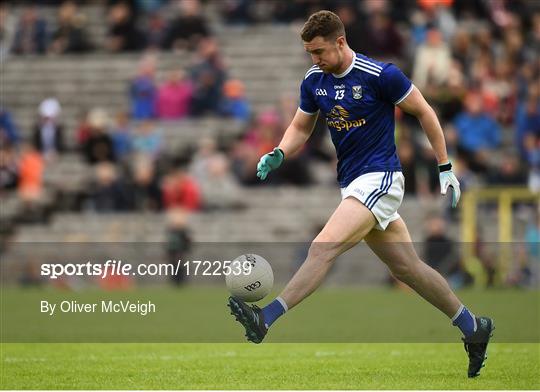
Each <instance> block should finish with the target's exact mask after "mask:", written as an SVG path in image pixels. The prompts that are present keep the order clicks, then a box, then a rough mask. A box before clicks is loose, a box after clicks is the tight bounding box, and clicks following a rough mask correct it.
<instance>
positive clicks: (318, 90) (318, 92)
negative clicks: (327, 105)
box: [315, 88, 328, 96]
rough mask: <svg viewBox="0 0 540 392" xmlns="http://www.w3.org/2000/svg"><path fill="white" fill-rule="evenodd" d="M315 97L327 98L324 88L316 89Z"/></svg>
mask: <svg viewBox="0 0 540 392" xmlns="http://www.w3.org/2000/svg"><path fill="white" fill-rule="evenodd" d="M315 95H321V96H327V95H328V94H327V93H326V89H324V88H316V89H315Z"/></svg>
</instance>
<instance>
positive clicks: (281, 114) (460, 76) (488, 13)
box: [0, 0, 540, 227]
mask: <svg viewBox="0 0 540 392" xmlns="http://www.w3.org/2000/svg"><path fill="white" fill-rule="evenodd" d="M36 4H37V2H11V3H10V2H3V3H2V4H0V55H1V61H9V57H10V56H27V55H47V56H55V55H61V54H64V53H66V54H74V55H77V54H81V53H89V52H109V53H122V52H139V53H140V61H139V62H138V64H137V66H136V70H135V76H134V77H133V78H132V80H131V81H130V83H129V86H126V87H127V88H126V90H127V91H128V99H129V102H130V106H129V108H126V110H123V111H119V112H116V113H114V112H111V111H110V110H109V109H108V108H100V107H95V108H87V110H86V111H85V113H84V114H83V115H82V116H81V119H80V122H79V125H78V127H77V128H76V129H66V128H65V127H64V126H63V124H62V116H61V106H62V105H64V106H66V105H69V102H59V101H58V100H57V99H56V98H55V97H49V98H46V99H44V100H43V102H42V103H41V104H40V105H39V107H38V108H37V114H38V116H37V120H36V122H35V125H34V127H33V129H32V130H31V135H32V136H31V138H30V139H25V138H23V137H22V136H21V134H22V133H23V132H20V130H19V129H18V127H17V118H14V116H13V114H12V113H11V112H10V110H9V107H6V106H5V103H4V102H3V98H2V100H1V101H0V142H1V146H0V192H3V193H4V194H6V192H11V191H16V193H17V195H18V197H20V198H21V200H23V201H24V204H25V205H26V206H27V207H28V208H29V209H30V210H32V208H34V206H35V205H36V203H37V201H38V200H39V199H40V197H41V196H40V195H42V194H43V177H44V172H45V171H46V170H47V169H46V168H47V167H48V165H52V164H53V163H54V162H55V161H57V160H58V157H59V156H60V155H62V154H63V153H64V152H65V151H67V150H70V149H73V148H75V149H76V150H77V151H78V152H79V153H80V154H81V156H82V157H83V158H84V160H85V161H86V162H87V163H88V165H89V166H90V167H91V170H92V173H93V175H92V176H91V179H90V180H89V181H90V182H89V184H88V187H87V191H86V192H85V194H84V195H80V197H78V199H77V200H78V202H77V203H76V204H77V206H76V208H78V209H91V210H95V211H125V210H150V211H161V210H173V209H176V208H182V209H186V210H199V209H216V208H218V209H223V208H243V205H242V198H241V195H240V193H241V187H242V186H254V185H260V182H259V181H257V179H256V177H255V167H256V163H257V161H258V159H259V157H260V155H262V154H263V153H265V152H268V151H270V150H271V149H272V147H274V146H275V145H276V144H277V143H278V142H279V139H280V136H281V135H282V133H283V131H284V129H285V127H286V126H287V125H288V123H289V122H290V120H291V118H292V116H293V115H294V113H295V111H296V108H297V100H298V97H296V96H289V95H284V96H282V97H276V102H277V103H276V104H275V106H274V107H271V108H267V109H265V110H262V111H259V112H255V111H254V110H253V109H252V105H251V102H250V101H249V99H248V98H247V95H246V87H247V86H245V85H244V83H243V82H242V81H241V80H238V79H234V78H231V77H230V76H229V74H230V72H229V70H228V69H227V66H226V63H225V62H224V61H223V56H222V53H221V48H220V45H219V42H220V41H219V37H216V34H215V31H214V30H215V29H214V28H213V27H214V24H215V23H220V24H225V25H229V26H231V28H238V29H243V28H246V27H249V26H253V25H258V24H269V23H270V24H286V25H289V24H290V25H292V26H298V25H300V24H301V23H303V21H305V19H306V18H307V17H308V16H309V15H310V14H311V13H312V12H314V11H316V10H319V9H323V8H324V9H331V10H333V11H335V12H336V13H337V14H338V15H339V16H340V17H341V19H342V20H343V22H344V24H345V26H346V32H347V39H348V42H349V44H350V45H351V47H352V48H353V49H354V50H355V51H358V52H361V53H364V54H366V55H368V56H371V57H374V58H376V59H379V60H383V61H388V62H394V63H396V64H398V65H399V66H400V67H401V68H402V69H403V70H404V72H405V73H406V74H407V75H408V76H409V77H410V78H411V79H412V80H413V82H414V84H415V85H416V86H417V87H418V88H419V89H420V90H421V91H422V92H423V93H424V95H425V96H426V98H427V99H428V101H429V102H430V103H431V104H432V105H433V107H434V109H435V110H436V111H437V113H438V115H439V118H440V120H441V123H442V126H443V129H444V132H445V135H446V139H447V143H448V148H449V154H450V157H451V159H452V161H453V163H454V168H455V171H456V172H457V175H458V177H459V179H460V181H461V183H462V186H463V189H464V190H466V189H467V188H469V187H475V186H479V185H507V186H512V185H516V186H524V185H528V186H529V188H530V189H531V190H533V191H536V192H540V2H535V1H526V0H490V1H485V0H394V1H388V0H364V1H342V0H341V1H340V0H291V1H263V0H222V1H219V2H214V1H199V0H178V1H176V0H175V1H173V0H171V1H166V0H131V1H113V0H108V1H106V0H103V1H100V2H95V1H54V0H46V1H41V2H39V4H40V6H37V5H36ZM41 5H49V6H50V5H54V6H56V7H55V8H54V10H55V13H56V16H55V17H54V18H53V19H52V20H51V19H50V18H46V17H45V16H44V13H43V9H42V8H41ZM87 5H91V6H93V7H94V8H95V7H96V5H98V6H100V7H101V8H100V10H102V13H103V16H104V18H103V22H102V21H101V20H100V21H99V23H102V24H106V28H105V35H104V37H103V38H102V39H101V38H99V37H100V36H99V34H97V35H96V34H93V33H92V32H93V31H95V30H96V26H95V23H96V21H95V20H93V19H92V18H89V15H88V13H89V8H87V7H86V6H87ZM208 8H211V9H212V12H211V13H209V12H205V10H207V9H208ZM214 14H216V15H214ZM209 15H212V18H209ZM98 30H99V29H98ZM101 30H103V26H101ZM276 45H279V43H276ZM159 51H178V52H179V53H186V54H187V55H188V56H189V57H190V59H191V60H190V66H189V67H187V68H185V69H183V68H178V69H173V70H169V71H168V72H167V74H166V76H165V77H164V78H159V79H158V78H157V76H156V75H157V69H158V68H159V67H160V64H159V62H158V60H157V58H158V56H157V55H156V53H158V52H159ZM299 82H300V81H298V83H299ZM205 116H218V117H221V118H231V119H234V120H236V121H238V122H240V123H241V124H243V128H244V132H243V134H242V135H241V136H240V137H238V138H236V139H234V140H228V141H226V142H223V141H218V140H214V139H211V138H202V139H201V140H200V141H199V142H198V144H197V145H196V146H186V149H185V151H184V152H183V153H182V154H178V152H177V151H174V152H172V151H169V150H168V146H167V145H166V143H165V142H164V139H163V136H162V133H161V124H163V122H166V121H181V120H182V119H185V118H201V117H205ZM327 132H328V131H327V129H326V124H325V122H324V119H321V118H319V121H318V123H317V125H316V129H315V131H314V133H313V136H312V138H311V139H310V141H309V143H308V145H307V146H306V147H305V148H304V149H303V150H302V151H301V153H300V154H299V155H298V156H297V157H291V158H290V159H287V161H286V162H285V164H284V166H283V168H282V169H281V170H280V171H278V172H276V173H275V174H273V175H272V176H271V178H270V179H269V181H267V182H266V183H265V184H264V185H266V184H269V185H271V186H272V185H279V184H294V185H298V186H305V185H310V184H313V183H317V182H319V183H320V182H321V181H328V180H327V179H326V177H324V176H323V177H321V176H320V175H319V174H317V173H315V172H314V170H313V168H314V167H319V166H322V167H325V168H327V169H329V170H333V168H334V167H335V164H336V162H335V156H334V154H333V151H332V148H331V146H330V147H329V145H328V138H327V136H326V134H327ZM24 134H28V132H24ZM72 139H75V140H76V142H75V144H74V146H73V144H70V143H67V142H66V140H72ZM396 141H397V146H398V154H399V156H400V159H401V162H402V166H403V171H404V174H405V177H406V179H407V181H406V193H407V194H410V195H416V196H418V197H420V198H428V197H431V196H433V195H436V194H437V193H438V172H437V166H436V162H435V160H434V156H433V152H432V150H431V148H430V146H429V143H428V141H427V138H426V137H425V135H424V134H423V132H422V131H421V128H420V126H419V124H418V122H417V120H416V119H415V118H412V117H411V116H409V115H407V114H405V113H402V112H400V111H399V109H397V110H396ZM332 183H334V181H333V180H332ZM534 223H535V224H536V223H537V222H534ZM435 226H436V224H435V223H434V227H435Z"/></svg>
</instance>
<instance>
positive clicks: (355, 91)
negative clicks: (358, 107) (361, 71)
mask: <svg viewBox="0 0 540 392" xmlns="http://www.w3.org/2000/svg"><path fill="white" fill-rule="evenodd" d="M352 97H353V98H354V99H360V98H362V86H352Z"/></svg>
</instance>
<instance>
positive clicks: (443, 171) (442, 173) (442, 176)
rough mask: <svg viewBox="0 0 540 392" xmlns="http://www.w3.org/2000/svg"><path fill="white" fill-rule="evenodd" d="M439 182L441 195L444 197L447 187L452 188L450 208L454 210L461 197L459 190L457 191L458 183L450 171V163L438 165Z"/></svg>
mask: <svg viewBox="0 0 540 392" xmlns="http://www.w3.org/2000/svg"><path fill="white" fill-rule="evenodd" d="M439 182H440V183H441V194H443V195H446V191H447V190H448V187H451V188H452V207H453V208H456V206H457V203H458V201H459V197H460V196H461V190H460V189H459V181H458V179H457V178H456V176H455V175H454V172H453V171H452V164H451V163H450V162H448V163H445V164H443V165H439Z"/></svg>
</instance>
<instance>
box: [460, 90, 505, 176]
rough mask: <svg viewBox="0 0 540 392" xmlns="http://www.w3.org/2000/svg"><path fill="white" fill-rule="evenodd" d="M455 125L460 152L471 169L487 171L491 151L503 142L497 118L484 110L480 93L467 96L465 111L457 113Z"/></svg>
mask: <svg viewBox="0 0 540 392" xmlns="http://www.w3.org/2000/svg"><path fill="white" fill-rule="evenodd" d="M454 127H455V129H456V133H457V149H458V154H459V155H460V156H462V157H463V158H464V159H465V160H466V161H467V163H468V165H469V167H470V168H471V170H473V171H476V172H485V171H486V170H487V163H486V162H487V158H488V154H489V152H490V151H491V150H493V149H495V148H497V147H498V146H499V145H500V143H501V131H500V127H499V124H498V123H497V122H496V121H495V119H494V118H493V117H491V116H490V115H489V114H488V113H487V112H485V111H484V108H483V103H482V97H481V96H480V94H478V93H471V94H469V95H468V96H467V97H466V99H465V111H464V112H462V113H460V114H458V115H457V117H456V118H455V120H454Z"/></svg>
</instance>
